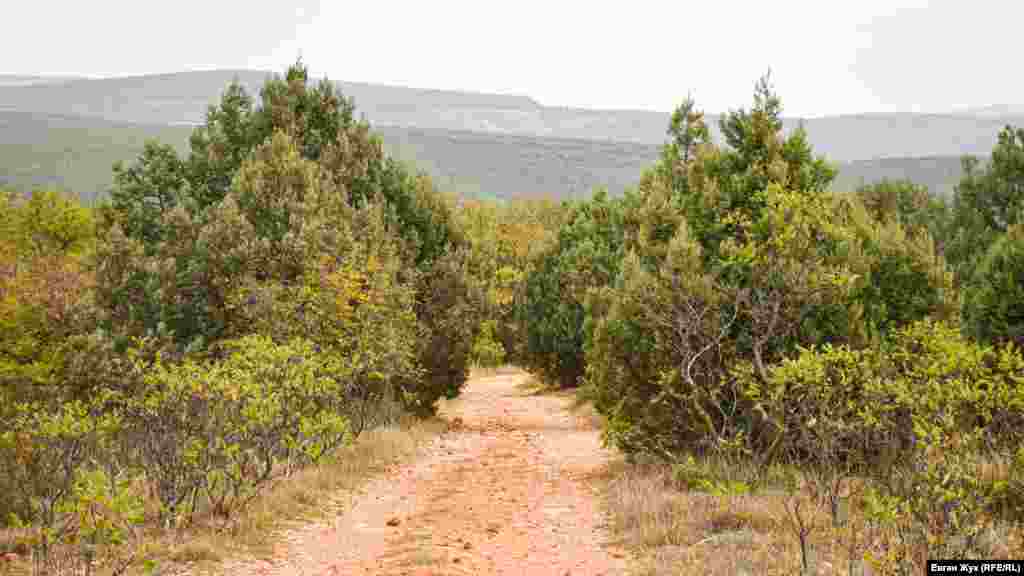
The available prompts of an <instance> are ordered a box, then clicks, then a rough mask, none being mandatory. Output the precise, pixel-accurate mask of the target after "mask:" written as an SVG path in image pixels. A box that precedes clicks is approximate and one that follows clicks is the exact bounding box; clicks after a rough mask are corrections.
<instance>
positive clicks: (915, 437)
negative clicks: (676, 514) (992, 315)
mask: <svg viewBox="0 0 1024 576" xmlns="http://www.w3.org/2000/svg"><path fill="white" fill-rule="evenodd" d="M734 374H735V376H736V378H737V379H738V380H739V381H740V382H741V383H742V387H743V388H744V393H745V394H746V395H747V397H748V399H749V400H750V401H751V402H752V403H753V404H754V411H755V412H756V413H758V414H760V416H761V418H760V419H759V422H758V427H757V428H755V429H754V431H753V432H754V433H753V437H754V442H753V443H752V447H753V449H754V451H755V453H759V454H765V455H766V456H764V457H763V459H764V460H765V461H780V462H801V463H803V464H804V465H805V466H806V468H807V469H808V470H816V471H821V472H827V473H829V474H832V475H833V477H838V478H842V477H844V476H849V475H857V476H862V477H866V478H868V479H870V483H869V485H868V490H867V491H866V493H865V498H866V500H865V502H864V503H863V504H864V505H865V506H866V510H867V512H868V516H869V519H871V520H872V521H875V522H879V523H881V524H882V525H886V526H889V527H892V528H894V530H893V531H891V532H887V536H886V538H887V540H886V542H884V544H885V546H884V548H885V550H886V551H885V552H884V553H883V552H882V551H880V550H875V551H873V553H872V554H873V556H874V559H875V561H876V565H877V566H878V567H880V568H884V569H885V570H887V571H889V570H897V569H899V570H903V569H906V568H908V567H913V566H917V567H918V568H920V567H921V566H922V565H923V564H922V563H923V562H924V560H925V558H927V557H962V555H963V554H977V553H978V550H976V549H972V546H974V545H975V544H972V542H974V539H975V538H977V537H978V536H979V534H981V532H982V531H983V530H988V529H989V528H990V527H991V526H992V524H993V523H994V522H996V521H997V520H1000V519H1002V518H1007V517H1008V518H1012V519H1015V520H1016V519H1019V516H1016V518H1015V515H1018V514H1019V513H1020V508H1019V502H1020V496H1019V492H1016V491H1019V490H1020V485H1019V483H1015V482H1013V481H1012V478H1013V476H1012V475H1010V476H1007V477H1000V476H998V475H992V474H991V473H988V472H986V466H989V465H991V464H992V463H996V462H1006V461H1009V460H1013V459H1014V457H1015V455H1016V460H1017V462H1018V464H1016V465H1017V466H1019V465H1020V464H1019V461H1020V454H1019V452H1018V451H1019V446H1020V443H1021V442H1022V441H1024V432H1022V430H1024V416H1022V414H1024V356H1022V355H1021V354H1020V352H1019V351H1018V350H1016V349H1014V348H1013V347H1004V348H991V347H987V346H983V345H979V344H977V343H974V342H971V341H969V340H966V339H965V338H964V337H962V336H961V334H960V332H959V330H957V328H956V327H952V326H949V325H946V324H943V323H936V322H932V321H922V322H918V323H914V324H912V325H910V326H907V327H905V328H901V329H899V330H897V331H896V332H895V333H894V334H893V335H892V337H891V338H889V339H887V340H886V341H885V342H883V344H882V345H881V346H880V347H878V348H873V349H862V350H853V349H851V348H849V347H848V346H845V345H844V346H838V347H830V346H826V347H823V348H821V349H807V350H803V351H801V353H800V354H799V355H798V356H797V357H795V358H793V359H789V360H784V361H782V362H781V363H779V364H777V365H775V366H773V367H771V368H770V369H769V371H768V377H767V378H766V379H765V380H763V381H762V380H761V379H760V378H758V377H756V376H755V373H754V370H753V369H751V368H750V367H749V366H746V367H744V366H740V367H739V368H737V369H736V370H735V371H734ZM1007 478H1010V479H1011V481H1010V482H1008V481H1007Z"/></svg>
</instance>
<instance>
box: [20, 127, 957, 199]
mask: <svg viewBox="0 0 1024 576" xmlns="http://www.w3.org/2000/svg"><path fill="white" fill-rule="evenodd" d="M376 130H377V131H378V132H379V133H380V134H381V136H382V137H383V139H384V143H385V148H386V149H387V151H388V152H389V153H390V154H392V155H394V156H396V157H398V158H401V159H403V160H406V161H411V162H414V163H415V164H416V165H417V166H418V167H419V168H421V169H423V170H425V171H427V172H428V173H430V174H431V176H433V177H434V178H435V180H436V181H437V183H438V185H439V186H440V187H441V188H443V189H445V190H450V191H454V192H458V193H460V194H463V195H467V196H497V197H503V198H511V197H517V196H539V195H551V196H556V197H570V196H579V195H586V194H588V193H589V192H590V191H591V190H592V189H593V188H594V187H595V186H605V187H607V188H608V190H609V191H610V192H612V193H613V194H617V193H620V192H622V190H624V189H625V188H626V187H627V186H631V185H633V184H635V183H636V182H637V180H638V179H639V177H640V174H641V172H642V171H643V169H644V168H645V167H647V166H649V165H651V164H652V163H653V162H654V160H655V159H656V158H657V156H658V150H659V147H658V146H657V145H653V144H638V143H630V142H609V141H595V140H582V139H573V138H550V137H549V138H542V137H533V136H524V135H519V134H487V133H483V132H470V131H465V130H442V129H430V128H403V127H396V126H378V127H377V128H376ZM190 132H191V128H190V127H188V126H161V125H153V124H121V123H115V122H110V121H106V120H102V119H97V118H81V117H74V116H57V115H39V114H31V113H26V112H11V111H0V183H6V184H8V185H11V186H14V187H16V188H20V189H30V188H32V187H34V186H39V185H53V186H57V187H60V188H66V189H70V190H73V191H74V192H76V193H78V194H79V195H80V196H81V197H82V198H85V199H87V200H90V201H91V200H92V199H94V198H96V197H97V196H101V195H103V194H104V193H105V191H106V190H107V189H108V188H109V187H110V184H111V182H112V173H111V167H112V166H113V164H114V162H116V161H118V160H122V161H131V160H132V159H133V158H135V156H136V155H137V154H138V153H139V152H141V150H142V146H143V143H144V142H145V141H146V140H147V139H151V138H152V139H157V140H160V141H162V142H166V143H169V144H172V145H174V146H176V147H177V148H178V149H179V150H181V151H183V152H184V151H185V150H186V149H187V141H188V135H189V134H190ZM959 174H960V161H959V158H958V157H953V156H949V157H930V158H890V159H881V160H865V161H860V162H852V163H847V164H843V165H841V166H840V172H839V177H838V179H837V182H836V186H835V187H836V188H837V189H841V190H850V189H853V188H855V187H856V186H858V185H859V184H862V183H869V182H873V181H876V180H878V179H881V178H911V179H913V180H914V181H915V182H918V183H921V184H925V185H927V186H928V187H929V188H930V189H932V190H936V191H938V192H942V193H944V194H949V193H951V192H952V188H953V185H954V184H955V183H956V182H957V181H958V179H959Z"/></svg>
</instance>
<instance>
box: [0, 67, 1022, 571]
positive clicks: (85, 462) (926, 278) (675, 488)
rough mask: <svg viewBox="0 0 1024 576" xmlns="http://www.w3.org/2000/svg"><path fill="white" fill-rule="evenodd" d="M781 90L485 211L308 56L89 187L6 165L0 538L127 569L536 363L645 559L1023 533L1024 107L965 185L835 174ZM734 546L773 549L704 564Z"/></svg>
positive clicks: (904, 557) (894, 567)
mask: <svg viewBox="0 0 1024 576" xmlns="http://www.w3.org/2000/svg"><path fill="white" fill-rule="evenodd" d="M781 112H782V108H781V103H780V100H779V99H778V97H777V96H776V95H775V94H774V93H773V91H772V89H771V86H770V85H769V84H768V82H767V81H766V80H762V81H761V82H759V83H758V85H757V88H756V90H755V97H754V102H753V105H752V107H751V108H750V109H749V110H740V111H737V112H734V113H731V114H729V115H726V116H725V117H723V118H722V121H721V126H720V128H721V131H722V133H723V134H724V136H725V138H724V144H723V145H717V144H715V143H713V142H712V139H711V137H710V130H709V127H708V126H707V125H706V124H705V121H704V117H703V115H702V114H701V113H700V111H699V110H698V109H697V107H696V105H695V104H694V103H693V102H692V101H687V102H685V103H684V104H683V105H682V106H681V107H680V108H679V109H678V110H677V111H676V113H675V114H674V115H673V117H672V122H671V125H670V126H669V131H668V134H669V142H668V143H667V144H666V145H665V146H664V148H663V151H662V154H661V158H660V159H659V160H658V161H657V162H656V163H655V164H654V165H653V166H651V167H650V168H649V169H648V170H647V171H646V172H645V174H644V175H643V178H642V179H641V181H640V182H639V183H638V185H637V186H636V187H635V188H633V189H630V190H628V191H627V192H626V193H625V194H624V195H623V196H620V197H610V196H609V195H607V194H605V193H603V192H600V191H599V192H597V193H596V194H594V196H593V197H592V198H590V199H587V200H579V201H567V202H562V203H555V202H553V201H545V200H517V201H510V202H504V203H499V202H492V201H485V200H471V199H465V198H463V199H460V198H456V197H453V196H450V195H445V194H443V193H442V192H440V191H438V190H437V189H436V187H435V186H434V184H433V183H432V182H431V181H430V179H429V178H428V177H426V176H425V175H423V174H422V173H418V172H416V171H415V169H413V168H411V167H407V166H405V165H403V164H401V163H399V162H397V161H395V160H393V159H391V158H388V157H387V156H386V155H385V154H384V153H383V152H382V143H381V141H380V139H379V138H378V137H377V136H375V135H374V134H373V133H372V132H371V131H370V129H369V127H368V126H367V125H366V124H364V123H362V122H359V121H357V120H356V119H355V114H354V110H353V106H352V104H351V103H350V102H349V101H348V100H346V99H345V98H344V97H343V96H342V95H340V94H338V93H336V92H335V90H334V88H333V85H331V84H328V83H326V82H324V83H320V84H316V85H314V84H312V83H310V82H309V81H308V78H307V75H306V71H305V69H304V68H303V67H302V66H301V65H296V66H294V67H292V68H291V69H289V70H288V71H287V73H286V75H285V76H284V77H283V78H276V79H272V80H269V81H268V82H267V83H266V85H265V86H264V88H263V90H262V91H261V93H260V94H259V96H258V98H254V96H253V95H250V94H248V93H246V92H245V91H244V90H243V89H241V88H240V87H239V86H231V87H228V88H227V90H226V91H225V93H224V96H223V98H222V100H221V103H220V104H219V105H218V106H216V107H213V108H211V110H210V111H209V114H208V117H207V120H206V123H205V124H204V125H203V126H201V127H199V128H197V129H196V130H195V131H194V132H193V134H192V136H191V139H190V143H189V150H188V153H187V154H186V155H184V156H181V155H179V153H178V152H177V151H176V150H175V149H174V148H173V147H171V146H168V145H164V144H160V143H157V142H151V143H148V144H147V145H146V147H145V149H144V151H143V153H142V154H141V155H140V156H139V157H138V158H137V160H136V161H134V162H133V163H131V164H129V165H127V166H124V165H119V166H117V167H115V169H114V188H113V190H112V193H111V196H110V198H109V199H108V200H107V201H105V202H104V203H101V204H100V205H98V206H95V207H86V206H84V205H82V204H80V203H79V202H78V201H77V200H76V199H74V198H70V197H66V196H62V195H61V194H58V193H55V192H48V191H36V192H34V193H32V194H30V195H27V196H25V195H19V194H15V193H14V192H9V193H5V194H4V195H3V196H2V198H0V204H2V205H0V422H2V429H0V495H2V497H0V517H2V518H3V522H4V523H5V524H6V526H7V528H6V529H5V530H4V531H3V532H0V547H5V548H0V554H2V553H4V552H8V551H16V552H18V553H21V552H26V551H31V552H32V554H33V557H34V558H35V559H36V562H37V563H38V566H37V567H38V568H40V569H42V570H45V569H46V568H47V566H48V565H50V564H52V563H53V562H55V561H56V560H54V559H55V558H57V557H58V556H60V557H62V558H63V557H66V556H67V555H68V554H71V555H72V556H73V557H75V558H76V559H77V560H76V561H77V562H79V563H80V564H81V565H83V566H92V567H93V570H95V571H96V572H99V573H119V572H125V571H142V570H145V569H147V568H148V567H152V566H153V562H154V561H156V560H160V559H163V558H167V557H168V556H169V555H168V554H167V553H166V546H165V548H164V551H163V552H161V548H160V545H159V543H160V542H162V541H164V540H168V539H173V538H179V539H180V538H182V537H183V536H182V534H186V535H188V538H191V539H192V541H193V542H200V541H203V542H206V541H209V538H211V536H210V534H218V535H222V536H224V535H226V536H225V537H227V536H230V535H232V534H234V535H239V534H241V535H242V536H241V537H240V539H242V540H244V539H245V538H244V536H245V534H246V530H248V529H249V528H252V527H253V526H257V527H258V526H260V525H263V524H265V523H267V522H269V521H268V520H266V519H267V518H268V517H272V516H274V515H275V514H277V513H283V510H284V509H286V508H287V507H288V506H284V505H278V507H277V508H275V504H274V502H280V499H282V498H284V499H286V501H287V502H291V503H296V502H298V503H300V504H304V505H306V506H307V507H308V506H312V505H314V504H315V503H316V500H317V499H318V498H319V497H326V495H327V494H328V493H329V490H330V489H333V488H335V487H338V486H348V485H350V484H351V483H352V482H355V481H356V479H358V478H359V477H361V475H363V474H365V473H366V471H367V470H376V469H379V466H378V464H374V463H373V462H375V460H373V458H371V457H368V456H367V453H368V452H372V450H368V449H366V448H365V446H366V444H365V442H367V441H369V442H371V443H372V442H381V441H382V440H381V438H382V434H384V433H382V432H381V430H382V428H381V426H382V425H386V424H389V423H395V422H397V421H403V422H408V421H409V419H410V418H419V419H421V420H423V421H426V422H429V419H430V418H431V417H432V416H433V415H434V414H435V412H436V409H437V406H438V403H439V402H441V401H443V400H444V399H453V398H456V397H457V396H458V393H459V390H460V387H461V386H462V385H463V383H464V382H465V381H466V379H467V377H468V375H469V371H470V369H471V367H477V368H489V367H497V366H502V365H506V364H515V365H519V366H523V367H525V368H526V369H528V370H530V371H531V372H532V373H534V374H535V375H537V376H538V377H539V378H540V379H541V380H542V381H544V382H546V383H548V384H551V385H556V386H559V387H562V388H572V389H575V390H576V391H577V393H578V395H579V398H580V401H581V402H587V403H589V404H590V405H591V406H592V409H593V410H594V411H595V412H596V413H597V414H598V415H599V417H600V419H601V422H602V423H603V426H604V429H603V434H604V437H605V439H606V441H607V442H608V444H609V445H611V446H614V447H615V448H617V449H618V450H619V451H620V452H621V453H622V454H623V455H624V456H625V457H626V461H625V462H624V463H622V464H621V465H620V466H619V467H618V468H617V470H618V472H617V474H616V475H615V477H614V478H613V481H612V483H611V487H610V488H609V492H608V496H609V506H610V509H611V512H612V517H613V520H614V522H613V524H614V525H615V527H616V528H617V530H618V533H619V535H620V536H621V537H622V538H625V539H626V540H627V541H629V542H630V543H632V544H634V545H635V546H637V548H638V549H639V550H640V551H641V553H642V556H643V557H644V559H645V561H647V560H649V561H650V568H651V573H652V574H670V573H683V574H685V573H722V574H725V573H730V574H732V573H735V570H737V569H745V570H747V571H748V572H749V573H751V574H753V573H794V572H799V571H803V572H805V573H808V574H810V573H817V571H822V570H824V571H826V572H830V573H837V574H847V573H849V574H862V573H864V570H865V569H869V570H871V571H872V572H873V573H878V574H910V573H920V572H921V570H922V568H921V564H922V562H923V561H924V559H925V558H928V557H995V556H1001V557H1013V556H1016V557H1020V556H1022V555H1024V537H1022V536H1024V531H1022V530H1021V526H1020V522H1021V520H1024V480H1022V479H1024V449H1022V448H1021V447H1020V446H1021V444H1022V442H1021V441H1022V439H1024V438H1022V436H1024V355H1022V346H1024V292H1022V290H1024V288H1022V286H1024V229H1022V226H1024V223H1022V222H1020V220H1019V217H1020V216H1021V214H1022V213H1021V210H1022V208H1024V206H1022V201H1024V131H1021V130H1019V129H1014V128H1009V127H1008V128H1007V129H1006V130H1004V131H1003V132H1002V133H1001V134H1000V138H999V143H998V145H997V146H996V148H995V149H994V150H993V153H992V159H991V161H990V162H989V163H987V164H985V165H980V164H979V163H977V162H975V161H972V160H969V159H968V160H965V163H964V168H965V174H966V175H965V177H964V179H963V181H962V182H961V184H960V186H959V187H958V189H957V193H956V195H955V196H954V198H953V199H952V201H946V200H943V199H941V198H940V197H937V196H934V195H932V194H930V193H929V191H928V190H927V189H924V188H922V187H920V186H917V185H915V184H914V183H912V182H904V181H894V182H883V183H881V184H876V185H872V186H868V187H862V188H861V189H859V190H856V191H851V192H848V193H835V192H831V191H830V186H831V184H832V182H833V180H834V178H835V177H836V171H835V168H834V167H833V166H832V165H830V164H829V163H828V162H827V161H825V160H824V159H822V158H818V157H816V156H815V155H814V153H813V151H812V150H811V149H810V146H809V145H808V143H807V139H806V137H805V135H804V134H803V133H802V132H800V131H797V132H795V133H792V134H790V135H788V136H786V135H785V134H784V133H783V130H782V121H781ZM417 426H418V427H417ZM417 426H413V427H412V428H410V427H409V425H407V426H406V427H405V428H403V429H405V430H407V431H408V430H419V432H415V433H413V432H408V434H407V437H408V438H412V437H421V436H422V435H423V434H424V433H423V430H428V429H429V428H430V426H432V425H431V424H425V425H424V424H420V425H417ZM424 426H425V428H424ZM391 430H394V428H393V427H392V428H391ZM385 435H386V434H385ZM392 444H393V445H401V446H405V448H403V449H395V450H391V451H389V452H390V453H392V454H395V455H402V454H407V453H408V452H409V449H408V446H409V444H408V442H404V441H392ZM371 445H373V444H371ZM360 446H363V448H360ZM350 462H364V463H365V464H364V465H358V466H357V467H356V468H357V469H355V470H353V469H352V468H351V464H350ZM347 466H348V467H347ZM346 467H347V468H346ZM332 470H333V471H337V470H345V472H344V473H335V472H332ZM338 478H342V480H338ZM303 479H305V480H303ZM274 495H276V496H274ZM288 499H290V500H288ZM311 499H312V500H311ZM247 527H248V528H247ZM203 534H205V536H203ZM203 538H206V539H207V540H203ZM726 540H729V541H730V542H733V544H735V545H738V546H740V547H744V546H745V547H747V548H749V549H751V550H760V551H759V552H756V553H754V552H752V553H751V555H750V559H749V562H748V563H749V565H745V566H739V565H731V566H724V565H722V566H718V565H713V564H712V562H714V561H717V560H721V555H719V556H718V557H717V560H716V556H715V555H713V554H709V553H708V552H707V549H701V547H702V546H705V547H707V546H712V547H713V546H716V545H720V544H721V543H722V542H724V541H726ZM737 543H738V544H737ZM194 546H198V545H194ZM209 546H210V547H211V548H209V549H213V548H212V547H213V546H214V545H213V544H209ZM179 549H180V548H179ZM194 550H199V548H194ZM203 550H208V548H203ZM200 552H201V551H200ZM200 552H195V553H196V554H198V555H200V556H202V555H203V554H206V553H200ZM210 554H212V553H210ZM186 555H187V554H186ZM171 556H173V555H171ZM738 557H739V556H737V555H732V556H730V558H732V559H733V560H735V559H736V558H738ZM171 559H173V558H171ZM744 561H745V562H746V560H744ZM733 564H736V562H733ZM826 565H827V566H826ZM829 567H831V570H829ZM702 569H706V570H704V571H701V570H702ZM716 570H717V571H716ZM728 570H731V571H728ZM727 571H728V572H727Z"/></svg>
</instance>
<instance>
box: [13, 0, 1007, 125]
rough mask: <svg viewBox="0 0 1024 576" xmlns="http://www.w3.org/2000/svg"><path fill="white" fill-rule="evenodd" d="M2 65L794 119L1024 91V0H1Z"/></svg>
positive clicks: (919, 108) (968, 101)
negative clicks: (756, 96)
mask: <svg viewBox="0 0 1024 576" xmlns="http://www.w3.org/2000/svg"><path fill="white" fill-rule="evenodd" d="M0 1H2V2H3V3H4V8H3V17H4V21H5V25H4V30H3V32H2V33H0V55H2V56H0V73H12V74H47V75H50V74H61V75H64V74H71V75H86V76H120V75H136V74H147V73H157V72H177V71H182V70H209V69H216V68H249V69H259V70H272V71H278V72H280V71H283V70H284V69H285V68H286V67H287V65H288V64H289V63H290V62H293V61H294V60H295V58H296V56H298V55H299V54H300V53H301V55H302V57H303V59H304V61H305V62H306V63H307V64H308V66H309V68H310V71H311V72H312V73H313V74H314V75H323V74H327V75H329V76H330V77H331V78H332V79H336V80H348V81H360V82H374V83H384V84H395V85H403V86H414V87H421V88H448V89H459V90H474V91H484V92H498V93H512V94H526V95H529V96H532V97H533V98H535V99H537V100H538V101H539V102H541V103H542V104H545V105H549V106H573V107H584V108H629V109H651V110H670V109H671V108H672V107H673V106H675V105H676V104H677V103H678V102H679V101H680V100H681V99H682V98H683V97H684V96H685V95H686V94H687V93H688V92H692V93H693V95H694V96H695V97H696V99H697V101H698V104H699V105H700V106H701V107H702V108H704V109H706V110H708V111H710V112H718V111H724V110H726V109H729V108H734V107H737V106H744V105H747V104H749V102H750V95H751V90H752V87H753V84H754V81H755V80H756V79H757V78H758V76H760V75H761V74H762V73H764V72H765V71H766V70H768V68H769V67H771V70H772V76H773V78H774V81H775V85H776V87H777V89H778V92H779V94H780V95H781V96H782V98H783V104H784V106H785V109H786V114H787V115H791V116H821V115H826V114H837V113H856V112H890V111H916V112H944V111H949V110H952V109H958V108H963V107H968V106H986V105H990V104H997V103H998V104H1003V103H1010V104H1018V105H1020V104H1024V79H1022V77H1021V73H1020V60H1019V59H1020V53H1021V52H1020V40H1019V38H1020V36H1019V34H1020V30H1019V26H1020V24H1021V22H1022V21H1024V2H1020V1H1019V0H973V1H971V2H964V1H963V0H931V1H928V0H858V1H849V0H776V1H774V2H765V1H763V0H750V1H746V0H703V1H688V0H670V1H664V2H657V1H654V0H627V1H607V2H602V1H594V0H591V1H581V2H576V1H567V0H516V1H506V2H490V1H486V0H466V1H461V0H460V1H454V0H413V1H408V2H389V1H386V0H359V1H344V0H340V1H339V0H336V1H329V0H322V1H321V0H298V1H294V2H254V1H251V0H249V1H245V2H243V1H240V0H176V1H175V2H153V1H140V0H93V1H91V2H84V1H81V0H29V1H23V0H0Z"/></svg>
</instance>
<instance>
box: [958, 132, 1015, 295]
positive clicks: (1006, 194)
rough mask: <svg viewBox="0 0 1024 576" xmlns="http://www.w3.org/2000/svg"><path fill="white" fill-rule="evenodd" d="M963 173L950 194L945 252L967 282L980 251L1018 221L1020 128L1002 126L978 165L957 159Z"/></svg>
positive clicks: (981, 253)
mask: <svg viewBox="0 0 1024 576" xmlns="http://www.w3.org/2000/svg"><path fill="white" fill-rule="evenodd" d="M963 172H964V175H963V177H962V178H961V180H960V183H959V184H958V185H957V187H956V191H955V194H954V196H953V206H952V220H953V223H952V226H953V230H955V232H954V233H952V234H951V235H950V239H949V245H948V248H947V257H948V258H949V261H950V263H951V264H952V265H953V268H954V269H955V270H956V272H957V277H958V281H959V282H961V283H965V282H969V281H970V279H971V278H972V276H973V275H974V269H975V268H976V267H977V266H978V264H980V262H981V260H982V259H983V257H984V254H985V253H986V252H987V251H988V249H989V247H990V246H992V244H993V243H995V242H996V240H998V239H999V237H1000V236H1002V235H1003V234H1005V233H1006V231H1007V230H1008V229H1009V228H1010V227H1011V226H1013V225H1015V224H1017V223H1019V222H1020V217H1021V214H1022V210H1024V128H1015V127H1012V126H1007V127H1006V128H1005V129H1003V130H1002V131H1001V132H1000V133H999V138H998V142H997V143H996V145H995V147H994V148H993V149H992V155H991V158H990V159H989V161H988V162H987V163H985V164H984V165H983V164H982V163H981V162H980V161H979V160H978V159H977V158H973V157H967V158H964V159H963Z"/></svg>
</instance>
